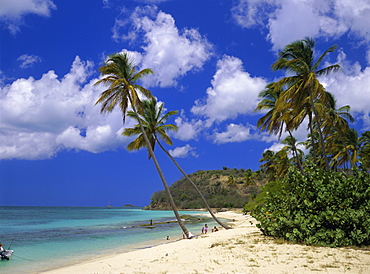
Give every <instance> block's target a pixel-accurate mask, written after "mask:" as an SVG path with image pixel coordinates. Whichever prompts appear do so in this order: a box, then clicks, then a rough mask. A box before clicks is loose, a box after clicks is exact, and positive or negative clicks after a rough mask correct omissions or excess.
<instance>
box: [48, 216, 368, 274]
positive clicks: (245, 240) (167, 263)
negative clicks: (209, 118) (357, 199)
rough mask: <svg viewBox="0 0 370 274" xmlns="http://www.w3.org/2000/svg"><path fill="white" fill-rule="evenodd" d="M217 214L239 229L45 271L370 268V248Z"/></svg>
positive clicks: (337, 270) (65, 273) (54, 273)
mask: <svg viewBox="0 0 370 274" xmlns="http://www.w3.org/2000/svg"><path fill="white" fill-rule="evenodd" d="M199 215H203V216H210V214H209V213H202V214H199ZM216 216H217V217H220V218H223V219H228V220H233V219H234V220H235V221H234V222H233V221H231V222H228V224H229V225H231V226H232V227H233V228H234V229H230V230H225V229H220V227H219V229H220V230H219V231H218V232H213V233H212V232H208V233H207V234H206V235H199V236H197V237H195V238H194V239H190V240H187V239H174V240H172V239H171V240H170V242H166V243H163V240H158V241H157V243H158V245H156V244H155V242H156V241H153V244H154V245H151V246H149V247H143V248H140V247H138V246H137V245H136V248H139V249H134V250H132V251H126V252H122V253H121V252H120V253H117V254H108V255H106V256H103V257H98V258H96V259H91V260H87V261H82V262H80V263H77V264H74V265H70V266H66V267H63V268H59V269H52V270H48V271H45V272H42V273H49V274H68V273H91V274H92V273H99V274H101V273H210V272H212V273H312V271H324V272H325V273H370V251H369V250H361V249H354V248H328V247H312V246H303V245H297V244H287V243H281V244H279V243H277V242H276V241H274V240H272V239H271V238H268V237H264V236H263V235H261V232H260V231H259V229H258V228H257V227H256V226H255V224H256V220H255V219H254V218H253V217H251V216H249V215H243V214H241V213H236V212H232V211H228V212H220V213H217V215H216ZM210 229H211V228H210ZM161 242H162V243H161ZM132 248H134V247H132Z"/></svg>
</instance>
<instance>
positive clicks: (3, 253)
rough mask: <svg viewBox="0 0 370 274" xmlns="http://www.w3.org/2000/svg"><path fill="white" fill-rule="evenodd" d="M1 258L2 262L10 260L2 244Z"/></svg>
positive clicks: (0, 247) (0, 245)
mask: <svg viewBox="0 0 370 274" xmlns="http://www.w3.org/2000/svg"><path fill="white" fill-rule="evenodd" d="M0 256H1V259H2V260H9V257H8V256H6V255H5V249H4V247H3V245H2V244H1V243H0Z"/></svg>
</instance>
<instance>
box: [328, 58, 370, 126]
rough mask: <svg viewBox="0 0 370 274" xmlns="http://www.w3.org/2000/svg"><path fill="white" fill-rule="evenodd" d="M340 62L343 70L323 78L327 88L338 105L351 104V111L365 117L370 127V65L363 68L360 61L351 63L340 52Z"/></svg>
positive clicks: (366, 123) (364, 120)
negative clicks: (369, 118) (369, 117)
mask: <svg viewBox="0 0 370 274" xmlns="http://www.w3.org/2000/svg"><path fill="white" fill-rule="evenodd" d="M338 62H339V63H340V64H341V66H342V68H343V70H342V71H340V72H337V73H334V74H331V75H330V76H329V77H324V78H322V83H323V85H324V86H325V88H326V89H327V90H328V91H329V92H331V93H332V94H333V95H334V96H335V99H336V100H337V107H338V108H339V107H342V106H345V105H349V106H350V107H351V113H352V114H355V115H358V116H359V118H360V119H361V118H362V119H363V122H364V124H365V127H367V128H368V127H370V123H369V122H370V121H369V120H368V118H366V117H368V116H369V114H370V103H369V102H370V92H369V91H370V89H369V87H370V67H366V68H364V69H362V68H361V66H360V64H359V63H358V62H356V63H354V64H353V63H350V62H349V61H348V60H346V56H345V54H344V53H340V54H339V59H338Z"/></svg>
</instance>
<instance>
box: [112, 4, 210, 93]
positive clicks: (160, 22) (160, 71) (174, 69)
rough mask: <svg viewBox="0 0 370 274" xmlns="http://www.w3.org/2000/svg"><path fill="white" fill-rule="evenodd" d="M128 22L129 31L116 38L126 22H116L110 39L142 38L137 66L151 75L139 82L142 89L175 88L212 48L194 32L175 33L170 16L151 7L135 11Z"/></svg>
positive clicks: (197, 66) (208, 55)
mask: <svg viewBox="0 0 370 274" xmlns="http://www.w3.org/2000/svg"><path fill="white" fill-rule="evenodd" d="M130 19H131V20H132V22H133V23H132V28H131V31H129V32H128V33H127V34H125V35H119V29H120V28H121V27H123V26H126V25H127V22H126V21H125V20H117V21H116V25H115V27H114V37H115V38H118V37H121V38H122V39H125V40H130V41H131V42H136V41H140V39H143V43H144V45H143V49H144V53H143V54H142V60H141V63H140V64H138V65H139V66H140V67H143V68H151V69H152V70H153V71H154V72H155V73H154V75H151V76H148V77H146V78H145V79H143V83H144V85H145V86H148V87H150V86H160V87H170V86H175V85H176V84H177V80H178V79H179V78H180V77H182V76H184V75H186V74H187V73H188V72H190V71H194V70H199V69H201V68H202V66H203V64H204V62H206V61H207V60H208V59H209V58H210V56H211V55H212V52H211V51H212V45H211V44H210V43H209V42H208V41H207V39H206V38H204V37H202V36H201V35H200V34H199V32H198V31H197V30H195V29H184V30H181V31H179V30H178V29H177V27H176V26H175V20H174V18H173V17H172V16H171V15H169V14H166V13H164V12H162V11H159V12H158V11H157V10H156V8H154V7H145V8H136V10H135V12H133V13H132V15H131V18H130Z"/></svg>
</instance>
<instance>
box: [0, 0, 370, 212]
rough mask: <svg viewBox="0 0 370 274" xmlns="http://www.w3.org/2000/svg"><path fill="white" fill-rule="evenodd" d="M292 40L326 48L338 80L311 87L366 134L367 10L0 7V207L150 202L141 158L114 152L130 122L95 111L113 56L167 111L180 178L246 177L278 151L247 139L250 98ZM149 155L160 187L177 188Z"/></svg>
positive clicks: (149, 170) (196, 3)
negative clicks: (242, 173)
mask: <svg viewBox="0 0 370 274" xmlns="http://www.w3.org/2000/svg"><path fill="white" fill-rule="evenodd" d="M305 37H312V38H314V39H315V41H316V54H317V55H320V54H322V53H323V52H324V51H325V50H326V49H327V48H329V47H330V46H332V45H334V44H336V45H337V46H338V48H337V50H336V51H335V52H334V53H330V54H329V55H328V57H327V58H326V59H325V60H324V62H323V65H324V66H327V65H331V64H340V65H341V67H342V70H341V71H340V72H337V73H335V74H331V75H329V76H326V77H323V78H320V81H321V82H322V83H323V85H324V86H325V87H326V89H327V90H328V91H329V92H331V93H332V94H333V95H334V96H335V99H336V100H337V106H338V107H341V106H344V105H350V106H351V114H352V115H353V117H354V118H355V122H354V123H353V124H351V126H352V127H354V128H356V129H357V130H358V132H359V133H360V134H361V133H362V132H364V131H366V130H370V114H369V113H370V1H369V0H357V1H352V0H201V1H200V0H186V1H180V0H100V1H87V0H77V1H75V0H74V1H72V0H67V1H65V0H64V1H62V0H1V1H0V51H1V52H0V205H8V206H12V205H26V206H106V205H107V204H108V203H110V204H111V205H112V206H122V205H124V204H133V205H139V206H145V205H148V204H149V203H150V197H151V195H152V193H154V192H155V191H159V190H163V189H164V188H163V184H162V182H161V180H160V178H159V176H158V173H157V171H156V169H155V167H154V164H153V162H152V161H150V160H148V159H147V152H146V151H145V150H144V149H143V150H140V151H135V152H128V151H127V150H126V146H127V144H128V143H129V142H130V141H132V138H128V137H124V136H123V135H122V134H121V133H122V131H123V129H124V127H132V126H133V125H135V122H134V121H132V120H130V119H127V120H126V123H125V124H123V123H122V114H121V113H120V112H119V110H118V109H117V110H114V111H113V112H112V113H110V114H100V107H99V106H95V102H96V100H97V99H98V98H99V95H100V94H101V92H102V91H103V90H104V86H94V83H95V82H96V81H97V80H99V79H101V76H100V75H99V71H98V68H99V67H100V66H101V65H102V63H103V62H104V60H106V58H107V56H108V55H110V54H113V53H117V52H127V53H128V54H129V55H130V56H131V57H132V58H134V60H135V63H136V64H137V67H138V69H143V68H151V69H152V70H153V71H154V74H153V75H151V76H148V77H146V78H144V79H143V80H142V82H140V84H141V85H142V86H144V87H146V88H148V89H149V90H151V92H152V94H153V95H154V96H155V97H156V98H157V100H158V101H159V102H162V103H164V107H165V109H166V111H171V110H178V112H179V113H178V115H176V116H174V117H173V118H172V119H171V120H170V121H169V122H171V123H173V124H175V125H177V126H178V128H179V130H178V131H177V132H174V133H171V134H170V137H171V138H172V140H173V146H167V149H168V150H169V151H170V152H171V154H172V155H173V156H174V157H176V160H177V161H178V163H179V164H180V165H181V166H182V168H183V169H184V170H185V171H186V172H187V173H188V174H190V173H193V172H196V171H198V170H210V169H222V168H223V167H227V168H238V169H240V168H244V169H248V168H250V169H252V170H257V169H259V166H260V162H259V159H260V158H261V156H262V153H263V152H264V151H265V150H267V149H272V150H275V151H276V150H279V149H280V148H281V145H280V144H279V140H278V139H277V137H276V136H270V135H268V134H266V133H265V132H260V131H259V129H258V128H256V123H257V120H258V119H259V118H260V117H261V116H262V115H263V113H256V112H254V109H255V107H256V106H257V104H258V102H259V100H260V99H259V98H258V94H259V92H260V91H262V90H263V89H264V87H265V86H266V85H267V84H268V83H270V82H272V81H276V80H278V79H280V78H281V77H283V76H284V74H283V73H282V72H273V71H272V70H271V65H272V64H273V63H274V62H275V61H276V59H277V56H278V52H279V51H280V50H281V49H282V48H283V47H284V46H285V45H287V44H288V43H291V42H293V41H295V40H299V39H304V38H305ZM306 134H307V131H306V125H303V126H302V127H301V128H300V129H298V130H297V131H296V132H295V133H294V135H295V137H296V138H298V140H300V141H302V140H304V139H305V137H306ZM282 138H284V135H283V137H282ZM156 155H157V157H158V161H159V163H160V165H161V167H162V169H163V172H164V175H165V178H166V181H167V183H168V184H172V183H173V182H175V181H176V180H178V179H180V178H181V177H182V175H181V173H180V172H179V171H178V170H177V169H176V167H175V166H174V165H173V164H172V163H171V162H170V160H169V159H168V158H167V156H166V155H164V154H163V152H162V151H160V150H158V149H156Z"/></svg>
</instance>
